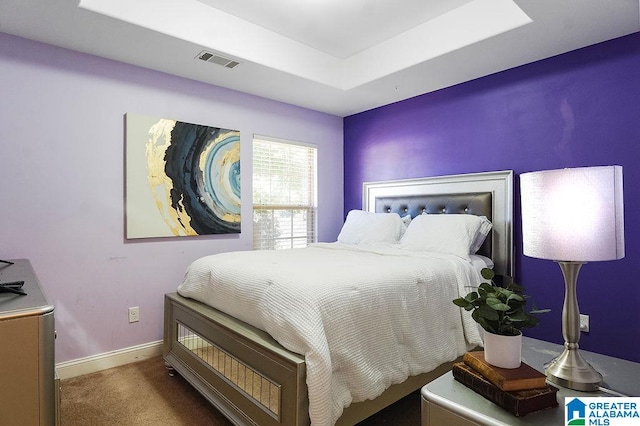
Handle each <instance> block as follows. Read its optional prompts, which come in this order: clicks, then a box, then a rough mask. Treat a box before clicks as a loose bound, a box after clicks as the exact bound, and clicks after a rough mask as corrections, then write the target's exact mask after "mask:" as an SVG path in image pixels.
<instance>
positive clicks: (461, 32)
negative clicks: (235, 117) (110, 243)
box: [0, 0, 640, 116]
mask: <svg viewBox="0 0 640 426" xmlns="http://www.w3.org/2000/svg"><path fill="white" fill-rule="evenodd" d="M398 4H401V5H402V7H399V6H398ZM639 9H640V7H639V0H606V1H605V0H242V1H238V0H80V1H79V2H78V0H2V1H1V2H0V32H5V33H9V34H15V35H18V36H21V37H25V38H28V39H32V40H37V41H42V42H45V43H49V44H52V45H56V46H61V47H65V48H69V49H73V50H77V51H80V52H85V53H90V54H93V55H97V56H102V57H105V58H109V59H114V60H117V61H122V62H126V63H131V64H134V65H138V66H142V67H146V68H150V69H155V70H158V71H162V72H166V73H170V74H174V75H177V76H181V77H186V78H190V79H194V80H198V81H202V82H205V83H210V84H214V85H217V86H222V87H227V88H231V89H235V90H239V91H242V92H246V93H251V94H254V95H258V96H263V97H266V98H270V99H275V100H278V101H282V102H287V103H290V104H293V105H298V106H301V107H306V108H310V109H314V110H318V111H323V112H327V113H330V114H335V115H338V116H346V115H350V114H354V113H358V112H361V111H365V110H368V109H372V108H375V107H378V106H382V105H386V104H389V103H392V102H396V101H399V100H403V99H407V98H410V97H413V96H417V95H420V94H422V93H427V92H430V91H434V90H438V89H441V88H444V87H448V86H451V85H455V84H458V83H461V82H464V81H468V80H472V79H474V78H478V77H482V76H485V75H488V74H492V73H495V72H499V71H502V70H505V69H509V68H513V67H515V66H519V65H523V64H526V63H530V62H533V61H536V60H539V59H544V58H547V57H550V56H554V55H558V54H561V53H565V52H568V51H571V50H575V49H578V48H581V47H584V46H589V45H591V44H595V43H599V42H602V41H606V40H610V39H613V38H616V37H620V36H623V35H627V34H630V33H634V32H637V31H640V12H639ZM203 50H207V51H210V52H213V53H216V54H219V55H222V56H225V57H227V58H230V59H233V60H236V61H238V62H240V65H238V66H237V67H235V68H233V69H229V68H225V67H222V66H219V65H216V64H212V63H208V62H203V61H201V60H199V59H196V57H197V56H198V54H199V53H200V52H202V51H203Z"/></svg>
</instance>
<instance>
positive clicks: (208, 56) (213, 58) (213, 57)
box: [196, 50, 240, 68]
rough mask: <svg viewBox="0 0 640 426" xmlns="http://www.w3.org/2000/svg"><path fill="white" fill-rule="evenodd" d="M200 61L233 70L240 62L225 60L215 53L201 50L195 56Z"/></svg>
mask: <svg viewBox="0 0 640 426" xmlns="http://www.w3.org/2000/svg"><path fill="white" fill-rule="evenodd" d="M196 57H197V58H198V59H200V60H201V61H205V62H211V63H212V64H216V65H220V66H223V67H225V68H235V67H236V66H238V65H240V62H238V61H234V60H233V59H229V58H225V57H224V56H221V55H218V54H217V53H212V52H207V51H206V50H203V51H202V52H200V53H199V54H198V56H196Z"/></svg>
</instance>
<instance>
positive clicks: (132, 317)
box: [129, 306, 140, 322]
mask: <svg viewBox="0 0 640 426" xmlns="http://www.w3.org/2000/svg"><path fill="white" fill-rule="evenodd" d="M138 321H140V308H138V307H137V306H134V307H132V308H129V322H138Z"/></svg>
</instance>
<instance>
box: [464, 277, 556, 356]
mask: <svg viewBox="0 0 640 426" xmlns="http://www.w3.org/2000/svg"><path fill="white" fill-rule="evenodd" d="M480 274H481V275H482V278H484V279H486V280H488V282H483V283H482V284H480V286H478V289H477V291H472V292H471V293H469V294H467V295H466V296H465V297H459V298H457V299H454V300H453V303H454V304H455V305H457V306H460V307H461V308H464V309H465V310H467V311H473V312H472V314H471V317H472V318H473V319H474V320H475V321H476V322H477V323H478V324H479V325H480V326H481V327H482V328H483V329H484V331H485V333H484V352H485V353H484V355H485V360H486V361H487V362H488V363H490V364H492V365H495V366H497V367H502V368H517V367H519V366H520V361H521V351H522V329H523V328H529V327H535V326H536V325H537V324H538V322H539V321H540V319H539V318H538V317H536V316H535V315H536V314H541V313H544V312H548V311H549V309H536V307H535V306H532V309H531V310H530V311H527V310H526V305H527V299H529V296H526V295H525V294H524V287H522V286H520V285H518V284H516V283H514V282H510V283H508V284H506V285H505V286H499V285H496V284H495V283H494V282H493V278H494V276H495V273H494V272H493V271H492V270H491V269H488V268H484V269H482V271H480ZM496 345H506V346H498V347H496Z"/></svg>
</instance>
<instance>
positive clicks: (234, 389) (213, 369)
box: [163, 171, 513, 425]
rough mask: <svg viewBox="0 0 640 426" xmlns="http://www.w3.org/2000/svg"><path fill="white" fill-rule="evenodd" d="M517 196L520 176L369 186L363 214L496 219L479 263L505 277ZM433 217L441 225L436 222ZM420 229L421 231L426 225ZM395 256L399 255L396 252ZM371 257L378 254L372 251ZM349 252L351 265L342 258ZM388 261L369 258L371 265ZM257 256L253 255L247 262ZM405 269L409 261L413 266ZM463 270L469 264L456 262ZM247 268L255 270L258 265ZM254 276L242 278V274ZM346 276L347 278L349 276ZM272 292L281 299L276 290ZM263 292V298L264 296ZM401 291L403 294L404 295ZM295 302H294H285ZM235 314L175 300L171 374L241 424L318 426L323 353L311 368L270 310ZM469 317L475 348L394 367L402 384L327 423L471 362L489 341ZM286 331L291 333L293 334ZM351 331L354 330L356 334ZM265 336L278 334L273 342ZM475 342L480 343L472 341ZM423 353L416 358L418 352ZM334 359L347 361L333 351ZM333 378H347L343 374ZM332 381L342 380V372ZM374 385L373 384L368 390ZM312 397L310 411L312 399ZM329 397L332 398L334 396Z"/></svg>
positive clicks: (168, 299) (377, 381) (354, 416)
mask: <svg viewBox="0 0 640 426" xmlns="http://www.w3.org/2000/svg"><path fill="white" fill-rule="evenodd" d="M512 188H513V173H512V172H511V171H498V172H487V173H474V174H465V175H454V176H441V177H431V178H422V179H409V180H400V181H386V182H368V183H365V184H363V206H362V210H363V212H372V213H373V212H377V213H398V215H399V216H403V217H406V216H409V217H412V218H416V217H418V216H422V215H423V213H428V214H430V215H434V214H461V213H464V214H468V215H474V216H486V217H487V218H488V219H489V220H490V221H491V224H492V227H491V232H490V233H489V235H488V237H487V238H486V240H484V242H483V243H482V245H481V247H480V248H479V250H478V254H479V255H482V256H485V257H489V258H491V259H492V260H493V263H494V270H495V271H496V273H497V274H498V275H513V255H512V232H511V228H512V205H513V198H512ZM350 214H351V213H350ZM430 217H433V218H435V216H430ZM347 221H349V216H348V217H347ZM415 222H416V223H418V221H417V220H415ZM412 224H413V223H412ZM345 226H346V224H345ZM409 226H411V225H409ZM343 231H344V228H343ZM341 234H342V232H341ZM335 249H336V247H335V246H331V245H329V247H322V246H321V245H319V247H313V248H312V249H310V251H311V250H316V252H314V255H317V253H318V252H317V251H318V250H320V251H322V250H324V251H326V252H329V255H328V257H331V256H334V257H335V253H334V251H335ZM338 249H340V250H342V249H343V247H338ZM393 249H394V250H395V247H394V248H393ZM303 250H304V249H303ZM359 250H360V249H358V250H356V251H359ZM378 250H382V249H379V248H377V247H376V248H375V250H374V251H378ZM384 250H385V253H383V254H384V255H385V259H386V258H387V257H388V258H391V259H392V260H391V262H396V263H397V260H395V259H393V257H394V256H395V252H393V253H391V254H388V253H387V252H386V250H387V248H385V249H384ZM367 251H370V250H369V249H367ZM340 253H341V257H342V256H343V255H342V252H340ZM379 254H380V253H373V254H372V253H365V254H364V256H376V255H379ZM247 256H251V255H250V254H247ZM323 256H324V255H323ZM354 256H360V254H357V255H356V254H354ZM447 256H448V255H447ZM447 256H444V257H445V258H446V259H445V260H446V261H447V262H451V260H450V257H451V256H448V257H447ZM302 261H303V260H301V262H302ZM403 262H408V261H406V260H403ZM196 263H197V262H194V264H196ZM380 263H382V262H380ZM454 263H456V264H458V263H460V262H458V261H457V260H456V261H455V262H454ZM247 264H253V261H252V262H248V263H247ZM407 264H408V263H407ZM462 268H464V266H462ZM245 269H247V268H245ZM245 272H246V271H242V273H245ZM247 273H248V272H247ZM343 273H344V274H345V275H346V274H347V269H345V270H344V271H343ZM378 274H382V272H378ZM205 275H206V274H205ZM239 275H242V274H239ZM350 279H352V280H355V279H357V277H355V276H353V277H351V278H350ZM270 285H271V284H270ZM457 285H462V284H459V283H458V284H457ZM273 287H275V286H273ZM269 289H270V290H269V291H272V290H271V287H269ZM255 291H256V292H259V291H260V290H259V289H258V288H256V290H255ZM398 292H399V293H400V292H401V291H400V290H398ZM230 293H233V291H230ZM251 293H253V289H252V291H251ZM187 294H188V293H187ZM235 294H236V296H243V295H242V294H240V295H238V292H237V291H236V293H235ZM390 294H391V293H390ZM446 297H447V298H449V297H450V294H449V293H447V295H446ZM391 298H392V297H390V298H389V304H390V305H392V304H393V303H392V301H391V300H390V299H391ZM409 299H410V297H405V298H404V299H403V300H400V301H399V302H398V303H400V304H402V303H404V304H405V305H406V304H407V300H409ZM233 300H236V299H233ZM237 300H240V299H237ZM285 300H288V299H286V297H285ZM242 303H244V302H242V301H241V303H240V304H242ZM279 303H281V302H277V303H275V302H274V303H273V304H274V305H275V306H279ZM333 303H339V300H334V302H333ZM370 303H378V302H370ZM229 306H230V304H227V305H226V306H224V305H223V306H218V309H216V308H214V307H212V304H210V303H203V302H201V301H198V300H195V299H193V298H190V297H183V296H181V295H180V294H178V292H176V293H171V294H167V295H165V318H164V342H163V355H164V359H165V361H166V363H167V365H168V367H170V368H171V369H172V370H175V371H176V372H178V373H179V374H180V375H182V376H183V377H184V378H185V379H186V380H187V381H189V382H190V383H191V384H192V385H193V386H194V387H195V388H196V389H197V390H198V391H199V392H201V393H202V394H203V395H204V396H205V397H206V398H207V399H208V400H209V401H210V402H211V403H212V404H213V405H214V406H215V407H216V408H217V409H218V410H220V411H221V412H222V413H223V414H224V415H225V416H226V417H227V418H229V420H231V421H232V422H233V423H234V424H238V425H253V424H256V425H306V424H309V423H310V419H313V418H315V419H318V418H320V417H318V414H317V413H318V412H319V411H317V407H319V406H324V405H326V401H325V400H324V399H323V398H319V397H317V394H316V392H318V389H320V391H321V392H322V389H323V385H322V381H320V382H318V381H317V380H316V378H318V377H320V378H322V377H326V376H327V375H326V374H320V375H319V374H318V373H317V371H320V372H321V373H322V372H323V371H322V370H321V369H319V367H318V365H320V364H318V363H316V362H315V361H314V354H313V353H311V352H307V358H308V359H305V356H303V355H300V353H305V351H304V350H298V349H297V346H296V345H295V342H294V344H292V343H291V341H289V337H288V336H289V334H286V335H282V336H279V335H278V333H279V332H280V328H279V327H278V328H271V329H269V328H268V326H267V327H265V326H264V324H263V323H262V322H261V321H262V320H261V319H260V318H261V317H262V316H268V315H271V314H263V313H262V311H261V310H260V311H259V315H258V314H256V316H257V317H259V318H258V319H256V318H254V317H253V316H251V315H250V314H247V313H246V311H245V313H244V314H243V312H242V311H238V312H236V311H234V309H232V308H230V307H229ZM285 308H286V309H283V310H284V311H286V312H287V313H288V312H289V311H296V310H299V311H300V312H299V315H304V314H305V309H298V307H297V306H296V305H291V304H286V303H285ZM225 311H226V312H225ZM335 312H336V311H333V313H335ZM363 312H364V311H363ZM456 312H457V311H456ZM231 314H233V315H231ZM243 315H244V316H243ZM360 315H361V313H358V314H356V315H355V316H354V317H353V318H352V320H353V321H354V322H355V321H356V320H357V319H358V318H359V317H360ZM459 315H460V316H461V318H462V319H461V320H460V323H461V325H460V329H461V330H462V332H458V334H459V335H464V336H465V337H464V339H465V342H464V345H466V347H465V346H464V345H463V344H462V343H460V342H459V340H460V339H458V341H456V342H454V346H455V348H456V349H455V351H457V352H456V353H453V352H451V351H450V350H449V351H448V352H447V351H445V350H444V349H443V350H442V352H443V353H444V355H443V354H442V353H440V352H437V354H438V356H437V357H434V359H433V360H430V361H431V364H433V363H434V362H435V365H431V364H429V362H427V364H428V365H429V367H428V369H427V370H428V371H422V370H421V369H417V368H409V369H408V370H407V371H408V372H407V371H401V372H397V371H395V370H394V368H395V366H394V365H393V362H390V367H389V368H390V369H391V370H393V371H392V373H390V375H391V376H393V380H391V379H389V377H390V376H389V377H387V376H385V377H383V378H379V377H374V378H372V384H371V386H364V387H365V388H366V389H368V388H369V387H371V388H375V389H376V390H375V397H372V398H364V399H363V398H353V395H351V397H352V398H353V399H354V400H358V399H363V400H359V401H358V402H352V403H350V404H348V406H347V407H346V408H344V409H343V407H339V414H340V415H339V417H338V418H337V419H334V418H330V420H328V423H326V424H332V423H333V422H334V421H335V423H336V424H339V425H342V424H345V425H347V424H355V423H357V422H359V421H361V420H363V419H365V418H367V417H369V416H370V415H371V414H373V413H375V412H377V411H379V410H381V409H383V408H385V407H386V406H388V405H390V404H391V403H393V402H395V401H397V400H399V399H401V398H403V397H404V396H406V395H408V394H409V393H411V392H413V391H415V390H417V389H419V388H420V387H422V386H423V385H424V384H426V383H428V382H429V381H431V380H433V379H434V378H436V377H438V376H439V375H441V374H443V373H444V372H446V371H448V370H449V369H450V366H451V364H452V362H454V361H455V360H456V359H457V357H458V356H460V355H462V353H463V352H464V349H465V348H468V347H469V345H473V344H477V343H478V342H479V341H478V340H477V338H476V337H474V336H473V332H472V330H471V329H470V328H469V327H470V324H469V323H468V322H467V323H466V325H465V318H464V315H465V314H464V313H463V312H462V311H461V310H460V312H459ZM412 316H413V314H412V315H411V317H412ZM239 318H240V319H239ZM296 318H297V317H296ZM354 318H355V319H354ZM409 326H411V324H409ZM381 327H382V324H381ZM392 327H395V326H392ZM283 328H284V329H286V327H283ZM327 328H329V326H327ZM344 328H345V329H346V330H349V329H350V327H348V326H345V327H344ZM436 328H437V327H436ZM265 329H267V330H270V331H271V333H268V332H267V331H265ZM476 331H477V329H476ZM362 333H365V332H364V331H363V332H362ZM339 334H340V333H338V335H339ZM272 336H275V337H278V338H279V340H280V342H283V339H284V343H285V345H286V346H287V347H290V348H296V350H295V351H294V350H287V349H286V348H285V347H284V346H283V345H282V344H280V343H278V341H277V340H276V339H274V337H272ZM327 336H328V337H327V340H328V341H329V340H330V338H331V339H334V340H331V341H330V342H331V345H329V346H331V350H332V351H334V350H335V347H336V346H337V345H334V344H333V342H335V341H336V340H335V337H331V335H329V334H327ZM383 336H386V334H383ZM469 336H471V338H468V337H469ZM293 340H294V341H295V339H293ZM370 340H371V339H370ZM378 343H379V344H380V345H384V344H385V341H384V339H380V342H377V341H376V344H378ZM404 343H406V345H407V347H411V343H410V342H408V343H407V342H403V345H401V346H404ZM421 344H423V343H421ZM417 347H422V346H417ZM384 348H385V347H380V351H379V352H380V353H384ZM429 350H430V351H431V350H432V349H429ZM433 350H434V351H438V350H439V348H436V347H434V348H433ZM407 351H408V352H411V351H410V350H407ZM370 352H374V353H377V352H378V351H377V350H373V351H370ZM415 352H416V351H415V350H414V351H413V353H414V354H415ZM392 353H393V352H392ZM338 356H339V354H338ZM349 356H350V354H349ZM331 357H334V358H335V359H337V358H336V355H335V354H334V353H333V352H332V353H331ZM334 358H332V359H334ZM436 358H437V361H436ZM333 369H334V370H340V369H339V368H338V369H336V368H335V366H334V367H333ZM396 370H397V368H396ZM323 373H326V371H325V372H323ZM396 373H397V374H396ZM331 374H335V371H333V373H331ZM394 374H395V375H394ZM347 377H351V376H347ZM361 379H362V378H361V377H360V378H358V379H353V380H354V383H359V382H358V380H361ZM332 380H333V379H332ZM341 380H342V381H344V380H345V379H336V381H337V382H338V385H340V382H341ZM348 380H351V378H349V379H348ZM319 383H320V384H319ZM381 383H382V390H381V388H380V386H381ZM333 385H334V384H333V381H332V382H331V383H330V384H327V386H333ZM351 385H352V383H349V386H351ZM365 385H368V384H367V383H365ZM331 389H333V388H331ZM335 389H340V390H341V389H342V388H340V387H338V388H335ZM312 391H313V393H311V395H312V399H311V402H312V403H311V407H310V398H309V395H310V392H312ZM331 393H332V392H329V394H331ZM325 395H327V393H326V392H325ZM313 410H316V411H313ZM334 411H335V410H334ZM322 419H323V420H322V421H314V422H313V424H322V423H324V422H325V421H326V420H325V419H324V417H322Z"/></svg>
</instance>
